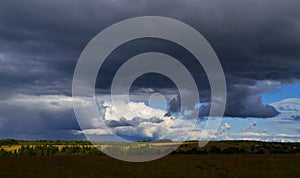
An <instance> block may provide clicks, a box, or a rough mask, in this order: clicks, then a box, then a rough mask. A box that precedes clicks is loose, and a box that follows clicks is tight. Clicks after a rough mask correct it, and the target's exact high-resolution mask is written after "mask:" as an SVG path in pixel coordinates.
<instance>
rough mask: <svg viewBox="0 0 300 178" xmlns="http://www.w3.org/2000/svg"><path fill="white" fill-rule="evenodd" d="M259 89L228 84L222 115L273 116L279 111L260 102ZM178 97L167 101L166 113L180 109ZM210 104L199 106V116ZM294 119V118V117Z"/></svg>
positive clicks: (209, 107) (207, 110)
mask: <svg viewBox="0 0 300 178" xmlns="http://www.w3.org/2000/svg"><path fill="white" fill-rule="evenodd" d="M260 93H261V90H260V89H257V88H254V87H249V86H245V85H235V86H230V89H229V92H228V96H227V104H226V109H225V113H224V116H227V117H241V118H246V117H257V118H268V117H275V116H277V115H278V114H279V112H278V111H277V110H276V109H275V108H274V107H273V106H270V105H265V104H263V103H262V100H261V96H260V95H259V94H260ZM180 106H181V105H180V98H178V97H177V99H173V100H171V101H170V102H169V107H168V115H171V114H172V113H178V112H179V111H180ZM210 109H211V105H210V104H207V105H204V106H201V107H200V115H199V116H200V117H204V116H208V115H209V111H210ZM295 120H296V119H295Z"/></svg>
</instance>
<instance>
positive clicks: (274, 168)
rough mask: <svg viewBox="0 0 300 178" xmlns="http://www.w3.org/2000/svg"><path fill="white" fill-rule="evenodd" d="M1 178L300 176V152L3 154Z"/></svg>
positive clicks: (0, 160)
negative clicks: (136, 158)
mask: <svg viewBox="0 0 300 178" xmlns="http://www.w3.org/2000/svg"><path fill="white" fill-rule="evenodd" d="M0 177H300V155H299V154H295V155H293V154H288V155H286V154H279V155H274V154H269V155H267V154H265V155H248V154H246V155H240V154H236V155H218V154H214V155H192V154H191V155H169V156H167V157H165V158H162V159H159V160H155V161H151V162H145V163H130V162H123V161H119V160H115V159H113V158H110V157H108V156H104V155H103V156H35V157H25V156H21V157H0Z"/></svg>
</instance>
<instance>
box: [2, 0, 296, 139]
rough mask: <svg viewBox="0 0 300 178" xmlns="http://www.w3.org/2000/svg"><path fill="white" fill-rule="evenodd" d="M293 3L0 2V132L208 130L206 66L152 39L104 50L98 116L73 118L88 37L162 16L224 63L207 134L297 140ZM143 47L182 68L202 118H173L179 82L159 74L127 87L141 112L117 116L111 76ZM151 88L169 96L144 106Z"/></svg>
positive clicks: (80, 135)
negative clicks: (223, 99)
mask: <svg viewBox="0 0 300 178" xmlns="http://www.w3.org/2000/svg"><path fill="white" fill-rule="evenodd" d="M299 7H300V2H299V1H298V0H287V1H281V0H245V1H238V0H227V1H220V0H210V1H208V0H207V1H205V0H172V1H171V0H161V1H155V2H153V1H150V0H131V1H129V0H108V1H106V0H105V1H104V0H97V1H89V2H84V1H80V0H65V1H58V0H53V1H43V2H41V1H38V0H26V1H14V0H2V1H1V2H0V138H16V139H86V137H85V136H86V135H89V134H90V135H93V134H94V135H97V136H103V137H105V138H107V139H108V140H109V139H110V138H111V137H110V134H111V133H108V132H106V130H105V129H104V128H101V127H98V126H99V125H97V123H98V122H99V121H98V120H97V119H104V120H105V123H106V124H107V125H108V126H109V127H110V128H111V130H112V131H113V132H114V133H116V134H117V135H119V136H121V137H123V138H126V139H131V140H135V139H161V138H167V137H166V135H167V136H170V138H172V139H174V140H176V139H177V140H181V139H183V138H180V136H182V135H183V136H185V135H187V134H188V133H189V131H190V129H191V127H193V126H194V121H197V123H198V124H196V125H197V127H196V130H195V131H194V132H193V133H192V134H191V136H190V139H199V135H201V134H202V136H203V135H204V136H205V135H207V136H211V132H210V131H209V130H207V131H203V130H202V131H201V127H202V126H203V125H204V124H205V121H206V119H207V116H208V112H209V109H210V103H211V100H210V85H209V82H208V79H207V76H206V74H205V71H204V70H203V68H202V66H201V65H200V64H199V63H197V61H196V59H195V57H194V56H193V55H192V54H191V53H189V51H187V50H186V49H184V48H182V47H181V46H179V45H178V44H175V43H172V42H170V41H166V40H162V39H154V38H146V39H137V40H133V41H129V42H127V43H125V44H123V45H121V46H119V47H118V48H117V49H115V50H114V51H113V53H111V54H110V55H109V56H108V57H107V59H106V60H105V62H104V64H103V66H102V67H101V68H100V70H99V73H98V78H97V81H96V86H95V87H96V98H97V100H99V101H98V109H99V113H100V114H101V118H97V119H96V120H95V122H94V121H93V122H91V123H88V124H87V125H85V126H82V125H81V124H80V125H79V124H78V122H77V120H76V116H75V114H74V110H73V103H72V101H73V100H74V98H72V78H73V73H74V69H75V66H76V63H77V61H78V59H79V56H80V54H81V52H82V51H83V49H84V48H85V46H86V45H87V44H88V42H89V41H90V40H91V39H92V38H93V37H94V36H95V35H96V34H98V33H99V32H100V31H102V30H103V29H105V28H107V27H108V26H110V25H113V24H115V23H117V22H119V21H121V20H125V19H128V18H133V17H139V16H164V17H169V18H173V19H176V20H179V21H182V22H184V23H186V24H188V25H190V26H191V27H193V28H194V29H196V30H197V31H199V32H200V33H201V34H202V35H203V36H204V37H205V39H206V40H207V41H208V42H209V43H210V44H211V46H212V48H213V49H214V50H215V52H216V54H217V56H218V58H219V60H220V63H221V64H222V67H223V70H224V74H225V78H226V84H227V95H228V96H227V105H226V110H225V114H224V118H222V122H221V123H220V127H219V129H218V130H217V133H216V134H213V139H230V140H231V139H246V140H247V139H248V140H249V139H250V140H263V141H300V129H299V126H300V119H299V117H300V80H299V79H300V50H299V46H300V11H299ZM111 38H112V39H113V38H114V37H113V36H112V37H111ZM145 52H161V53H165V54H168V55H170V56H173V57H174V58H176V59H178V61H179V62H181V63H182V64H184V66H185V67H186V68H188V69H189V71H190V73H191V74H192V76H193V78H194V79H195V82H196V85H197V87H198V88H199V96H200V98H201V103H200V106H202V107H201V109H200V111H201V112H200V115H199V117H198V116H197V117H195V118H194V119H193V120H184V119H180V118H178V117H177V115H176V112H177V111H178V108H179V107H178V106H180V98H177V94H178V91H177V89H176V86H175V85H174V83H173V82H172V81H171V80H170V79H168V78H166V77H164V76H162V75H158V74H148V75H143V76H141V77H139V78H138V79H137V80H136V81H135V82H134V84H133V86H132V87H131V90H130V94H131V99H132V100H131V101H130V102H129V103H126V104H127V106H129V107H133V108H135V109H136V110H138V111H141V113H136V114H137V115H135V116H134V115H126V117H125V116H124V115H121V116H120V115H118V114H116V113H115V111H114V110H113V109H112V104H111V100H110V99H109V98H110V97H109V95H110V87H111V83H112V80H113V77H114V75H115V73H116V72H117V71H118V69H119V68H120V66H121V65H122V64H124V62H126V61H127V60H128V59H130V58H131V57H133V56H135V55H138V54H141V53H145ZM156 93H161V94H162V95H164V96H165V97H166V100H164V99H161V98H160V95H156V98H154V99H153V98H152V99H153V100H151V101H152V104H151V103H150V104H149V103H147V100H148V98H149V97H150V96H153V94H156ZM157 96H158V97H157ZM75 99H76V100H78V101H79V102H82V103H84V99H82V98H75ZM155 99H156V100H155ZM143 111H144V112H143ZM166 113H167V115H166ZM84 134H86V135H84Z"/></svg>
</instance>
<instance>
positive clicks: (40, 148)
mask: <svg viewBox="0 0 300 178" xmlns="http://www.w3.org/2000/svg"><path fill="white" fill-rule="evenodd" d="M101 154H102V152H100V151H99V150H98V149H97V148H94V147H91V146H63V147H62V148H61V149H59V148H58V146H54V145H36V146H28V145H27V146H23V145H22V146H21V148H19V149H18V150H14V151H7V150H5V149H4V148H1V149H0V156H58V155H101Z"/></svg>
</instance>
